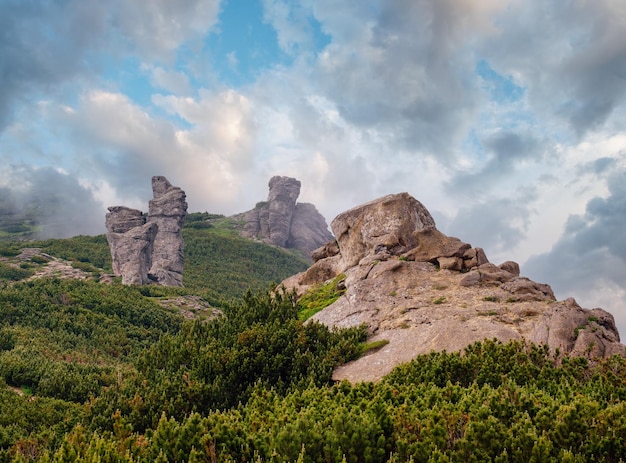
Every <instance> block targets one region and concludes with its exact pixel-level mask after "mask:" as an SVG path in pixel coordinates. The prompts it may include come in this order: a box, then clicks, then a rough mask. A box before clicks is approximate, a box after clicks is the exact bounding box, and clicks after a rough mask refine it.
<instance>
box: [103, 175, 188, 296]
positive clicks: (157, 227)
mask: <svg viewBox="0 0 626 463" xmlns="http://www.w3.org/2000/svg"><path fill="white" fill-rule="evenodd" d="M152 191H153V195H154V198H153V199H152V200H151V201H150V204H149V212H148V216H147V217H146V216H145V215H144V214H143V212H141V211H140V210H137V209H131V208H128V207H124V206H113V207H109V213H108V214H107V215H106V228H107V241H108V242H109V248H110V249H111V257H112V260H113V273H114V274H115V275H118V276H120V275H121V277H122V283H124V284H128V285H130V284H136V285H145V284H150V283H157V284H159V285H162V286H182V274H183V263H184V258H183V238H182V233H181V230H182V225H183V222H184V220H185V217H186V215H187V202H186V201H185V192H184V191H183V190H181V189H180V188H178V187H174V186H172V185H171V184H170V183H169V182H168V181H167V179H166V178H165V177H161V176H156V177H152Z"/></svg>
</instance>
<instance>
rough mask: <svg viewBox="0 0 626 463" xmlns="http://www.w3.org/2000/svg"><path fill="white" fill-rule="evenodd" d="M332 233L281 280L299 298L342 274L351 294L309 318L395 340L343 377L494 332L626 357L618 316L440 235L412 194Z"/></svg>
mask: <svg viewBox="0 0 626 463" xmlns="http://www.w3.org/2000/svg"><path fill="white" fill-rule="evenodd" d="M387 214H388V215H389V216H388V219H387V218H386V217H387ZM332 229H333V231H334V232H335V234H336V236H337V240H336V242H335V241H332V242H330V243H327V244H326V245H325V246H323V247H320V248H319V249H318V250H316V251H315V252H314V253H313V256H314V259H315V260H316V261H315V263H314V264H313V265H312V266H311V267H310V268H309V269H308V270H306V271H305V272H302V273H300V274H298V275H294V276H292V277H290V278H288V279H287V280H285V281H284V282H283V284H284V285H285V287H286V288H287V289H294V290H295V291H296V293H297V294H299V295H301V294H303V293H305V292H306V291H308V290H310V289H311V288H315V287H316V286H317V285H320V284H323V283H328V282H329V281H330V280H332V279H333V278H335V277H336V276H338V275H340V274H344V275H345V278H343V279H342V280H341V285H342V289H345V293H344V294H343V295H342V296H341V297H340V298H339V299H338V300H337V301H336V302H334V303H333V304H331V305H329V306H328V307H326V308H325V309H323V310H322V311H320V312H318V313H317V314H316V315H314V316H313V317H312V320H315V321H318V322H320V323H323V324H325V325H327V326H329V327H352V326H359V325H361V324H365V325H366V326H367V328H368V332H369V334H370V337H371V340H372V341H378V340H387V341H389V343H388V344H387V345H385V346H384V347H383V348H381V349H379V350H378V351H376V352H373V353H370V354H368V355H365V356H363V357H361V358H360V359H358V360H355V361H353V362H350V363H348V364H346V365H344V366H342V367H340V368H338V369H337V370H336V371H335V374H334V379H336V380H342V379H347V380H350V381H376V380H378V379H380V378H382V377H383V376H384V375H386V374H387V373H389V372H390V371H391V370H392V369H393V368H394V367H395V366H396V365H398V364H400V363H403V362H407V361H410V360H411V359H412V358H414V357H415V356H417V355H419V354H425V353H428V352H431V351H443V350H446V351H459V350H462V349H463V348H465V347H466V346H468V345H469V344H472V343H474V342H476V341H482V340H484V339H493V338H497V339H499V340H501V341H503V342H507V341H510V340H527V341H530V342H534V343H537V344H547V345H548V346H549V347H550V349H552V351H553V352H554V351H556V350H557V349H558V351H559V352H560V353H562V354H569V355H583V356H586V357H588V358H590V359H593V358H597V357H603V356H609V355H612V354H614V353H621V354H625V353H626V347H625V346H624V345H622V344H620V342H619V334H618V332H617V329H616V327H615V322H614V319H613V317H612V315H611V314H609V313H608V312H606V311H604V310H602V309H593V310H588V309H583V308H581V307H580V306H579V305H578V304H577V303H576V301H574V300H573V299H567V300H565V301H557V300H556V298H555V297H554V293H553V292H552V289H551V288H550V286H549V285H546V284H541V283H536V282H534V281H532V280H530V279H528V278H524V277H521V276H520V271H519V265H518V264H516V263H515V262H512V261H507V262H505V263H503V264H501V265H500V266H496V265H494V264H492V263H489V262H488V260H487V257H486V255H485V253H484V251H483V250H482V249H481V248H473V247H472V246H471V245H470V244H468V243H464V242H462V241H461V240H459V239H457V238H453V237H448V236H446V235H444V234H443V233H441V232H440V231H438V230H437V229H436V227H435V223H434V220H433V219H432V217H431V215H430V213H428V211H427V210H426V208H424V206H423V205H422V204H421V203H419V202H418V201H417V200H415V199H413V198H412V197H411V196H409V195H408V194H406V193H402V194H399V195H390V196H386V197H384V198H381V199H379V200H376V201H372V202H370V203H367V204H364V205H362V206H359V207H357V208H354V209H351V210H349V211H347V212H345V213H343V214H340V215H339V216H338V217H337V218H336V219H335V220H333V222H332Z"/></svg>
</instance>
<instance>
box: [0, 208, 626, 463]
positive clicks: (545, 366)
mask: <svg viewBox="0 0 626 463" xmlns="http://www.w3.org/2000/svg"><path fill="white" fill-rule="evenodd" d="M194 223H196V224H199V225H193V226H188V227H187V228H186V229H185V240H186V246H187V248H186V249H187V251H188V253H189V254H188V256H187V258H188V260H187V262H188V268H186V270H185V283H186V287H185V288H162V287H156V286H155V287H152V286H148V287H133V286H122V285H121V284H120V283H119V282H118V281H117V280H115V279H114V280H113V281H112V282H111V283H106V284H105V283H103V282H101V280H102V279H103V275H104V274H105V273H107V272H110V258H109V257H108V248H107V247H106V239H104V237H102V236H98V237H76V238H73V239H69V240H48V241H42V242H38V243H9V244H4V245H3V246H1V247H0V254H1V255H2V256H5V257H6V259H7V260H6V261H4V262H2V267H1V268H0V270H2V276H1V277H0V463H1V462H27V461H42V462H43V461H46V462H50V461H54V462H66V461H67V462H69V461H94V462H96V461H98V462H155V461H161V462H166V461H169V462H197V461H209V462H235V461H237V462H242V461H254V462H296V461H298V462H338V463H339V462H343V461H346V462H404V461H415V462H422V461H423V462H428V461H430V462H451V461H469V462H472V461H475V462H483V461H493V462H531V461H535V462H562V461H566V462H567V461H569V462H583V461H606V462H618V461H624V460H626V445H625V442H626V402H625V400H626V361H625V360H624V359H623V358H621V357H612V358H609V359H606V360H603V361H599V362H598V363H594V364H591V363H589V362H588V361H587V360H585V359H582V358H569V357H564V356H562V355H558V354H557V355H553V354H551V353H550V352H549V351H548V349H546V348H544V347H542V346H534V345H528V344H524V343H520V342H516V343H510V344H502V343H500V342H496V341H484V342H482V343H477V344H473V345H471V346H470V347H468V348H467V349H466V350H465V352H464V353H462V354H461V353H445V352H443V353H432V354H429V355H422V356H419V357H417V358H416V359H415V360H414V361H412V362H411V363H409V364H406V365H403V366H400V367H398V368H396V369H395V370H394V371H393V372H392V373H391V374H390V375H388V376H387V377H386V378H385V379H383V380H382V381H380V382H378V383H375V384H374V383H361V384H354V385H351V384H349V383H347V382H342V383H338V384H333V382H332V381H331V375H332V371H333V369H334V368H335V366H337V365H340V364H343V363H345V362H347V361H349V360H351V359H354V358H357V357H358V356H360V355H367V349H368V348H369V347H371V346H368V345H367V344H366V333H365V330H364V329H361V328H353V329H349V330H341V331H330V330H329V329H328V328H326V327H325V326H323V325H320V324H317V323H305V322H303V321H302V319H304V318H306V316H305V315H304V312H303V311H304V310H310V309H311V307H309V306H301V305H300V303H299V302H297V301H296V300H295V298H294V297H293V295H291V294H283V293H282V292H280V291H278V292H277V293H276V294H270V293H269V291H268V289H269V288H268V285H269V284H270V282H271V281H280V279H281V278H283V275H284V274H285V273H287V274H290V273H293V272H295V271H297V269H299V268H301V267H302V266H303V265H304V264H303V262H302V260H301V258H299V257H297V256H293V255H291V254H289V253H285V252H283V251H281V250H278V249H275V248H271V247H268V246H264V245H261V244H260V243H254V242H251V241H247V240H241V239H240V238H237V237H236V236H234V235H233V233H232V230H231V225H229V224H228V223H227V221H223V220H222V219H221V218H211V217H207V216H199V218H198V220H196V221H194V220H192V221H191V222H190V224H194ZM24 247H40V248H41V249H42V250H43V252H44V255H43V257H42V255H41V254H39V255H38V256H37V257H33V258H32V259H31V260H24V261H23V262H22V263H21V264H20V263H19V262H18V261H17V260H16V256H17V255H19V253H20V248H24ZM45 256H49V257H45ZM53 257H54V258H63V259H66V260H68V261H69V262H72V263H73V264H75V265H76V267H77V268H81V269H82V271H83V272H84V273H85V275H87V277H86V278H85V279H84V280H77V279H61V278H55V277H47V278H39V279H35V280H29V281H26V280H25V278H28V276H30V275H32V274H34V273H35V272H36V271H39V270H40V269H41V267H42V266H44V265H46V264H47V263H48V260H49V259H51V258H53ZM209 258H211V259H212V261H211V262H206V261H205V259H209ZM221 259H223V262H222V261H221ZM272 267H273V268H272ZM294 269H295V270H294ZM11 272H14V273H11ZM284 276H286V275H284ZM247 278H249V279H247ZM231 281H232V282H233V284H232V285H230V284H229V282H231ZM246 285H248V286H250V287H253V288H255V289H254V290H253V291H245V289H244V286H246ZM198 296H200V297H203V298H206V299H208V300H209V302H212V303H213V304H214V307H215V308H217V309H219V313H221V315H218V313H217V312H213V311H208V313H207V314H206V316H204V317H199V316H195V317H194V318H192V319H188V318H185V316H184V314H185V312H184V311H182V310H180V308H179V307H177V306H176V305H171V304H165V303H164V302H166V301H168V300H171V299H176V298H180V297H187V298H191V297H198ZM328 297H330V296H326V298H328ZM312 300H314V301H315V300H316V299H314V298H313V299H312ZM305 301H306V300H305Z"/></svg>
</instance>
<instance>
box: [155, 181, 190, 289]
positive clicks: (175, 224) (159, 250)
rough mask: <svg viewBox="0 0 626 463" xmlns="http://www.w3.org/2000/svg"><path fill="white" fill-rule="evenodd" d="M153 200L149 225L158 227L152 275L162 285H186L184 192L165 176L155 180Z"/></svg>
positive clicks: (185, 210)
mask: <svg viewBox="0 0 626 463" xmlns="http://www.w3.org/2000/svg"><path fill="white" fill-rule="evenodd" d="M152 191H153V194H154V198H153V199H152V200H151V201H150V203H149V210H148V220H147V223H154V224H156V226H157V233H156V237H155V238H154V244H153V254H152V266H151V267H150V271H149V272H148V273H149V276H150V278H151V279H153V280H154V281H156V282H157V283H158V284H160V285H162V286H182V285H183V267H184V256H183V236H182V228H183V223H184V221H185V217H186V216H187V202H186V196H185V192H184V191H183V190H182V189H180V188H179V187H175V186H172V185H171V184H170V182H168V181H167V179H166V178H165V177H162V176H157V177H153V178H152Z"/></svg>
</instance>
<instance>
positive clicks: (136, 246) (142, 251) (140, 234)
mask: <svg viewBox="0 0 626 463" xmlns="http://www.w3.org/2000/svg"><path fill="white" fill-rule="evenodd" d="M110 214H113V215H114V213H109V214H107V218H108V217H109V215H110ZM107 225H108V223H107ZM107 228H108V227H107ZM156 234H157V227H156V225H155V224H152V223H150V224H143V225H139V226H135V227H133V228H130V229H128V230H126V231H125V232H121V233H116V232H113V231H109V232H108V233H107V240H108V242H109V247H110V249H111V258H112V262H113V273H114V274H115V275H118V276H120V275H121V277H122V283H123V284H125V285H146V284H149V283H151V280H150V279H149V278H148V271H149V270H150V268H151V266H152V252H153V243H154V238H155V236H156Z"/></svg>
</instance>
